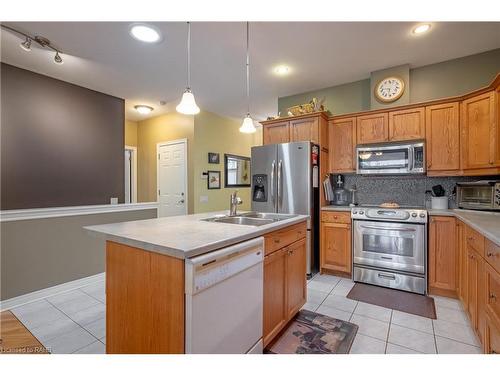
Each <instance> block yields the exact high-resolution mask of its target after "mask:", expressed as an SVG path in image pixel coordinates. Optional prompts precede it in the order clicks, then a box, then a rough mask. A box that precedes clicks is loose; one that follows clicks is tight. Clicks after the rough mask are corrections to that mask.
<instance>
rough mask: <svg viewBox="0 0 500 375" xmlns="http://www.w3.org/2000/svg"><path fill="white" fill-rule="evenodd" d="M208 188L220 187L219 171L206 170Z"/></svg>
mask: <svg viewBox="0 0 500 375" xmlns="http://www.w3.org/2000/svg"><path fill="white" fill-rule="evenodd" d="M207 188H208V189H220V171H208V178H207Z"/></svg>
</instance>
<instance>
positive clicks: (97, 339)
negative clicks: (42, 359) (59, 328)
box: [30, 300, 100, 353]
mask: <svg viewBox="0 0 500 375" xmlns="http://www.w3.org/2000/svg"><path fill="white" fill-rule="evenodd" d="M47 302H48V303H50V304H51V305H52V306H54V307H55V308H56V309H57V310H59V311H60V312H61V313H63V314H64V315H65V316H66V317H67V318H68V319H69V320H71V321H72V322H74V323H75V324H76V325H77V326H78V327H80V328H82V329H83V330H84V331H86V332H88V333H89V334H90V335H91V336H92V337H94V338H95V339H96V341H100V340H99V338H98V337H95V335H94V334H93V333H92V332H90V331H89V330H88V329H86V328H85V327H84V326H82V325H81V324H80V323H78V322H76V321H74V320H73V319H71V317H70V316H69V315H68V314H66V313H65V312H64V311H62V310H61V309H59V308H58V307H57V306H56V305H54V304H53V303H52V302H50V301H49V300H47ZM98 320H99V319H96V320H92V321H91V322H88V324H90V323H94V322H97V321H98ZM76 330H77V328H75V329H74V330H71V331H70V332H66V333H63V334H62V335H61V336H64V335H67V334H68V333H71V332H73V331H76ZM30 332H31V331H30ZM32 334H33V333H32ZM33 336H34V335H33ZM35 337H36V336H35ZM57 337H60V336H57ZM57 337H54V338H52V339H50V340H48V341H52V340H55V339H56V338H57ZM93 343H95V341H92V343H91V344H93ZM89 345H90V344H89ZM86 346H87V345H86ZM84 347H85V346H84ZM84 347H82V348H84ZM82 348H78V349H77V350H75V351H78V350H80V349H82ZM73 353H74V352H73Z"/></svg>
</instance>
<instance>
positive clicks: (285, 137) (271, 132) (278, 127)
mask: <svg viewBox="0 0 500 375" xmlns="http://www.w3.org/2000/svg"><path fill="white" fill-rule="evenodd" d="M262 135H263V140H262V142H263V144H264V145H270V144H274V143H286V142H290V123H289V122H288V121H283V122H276V123H273V124H268V125H264V126H263V129H262Z"/></svg>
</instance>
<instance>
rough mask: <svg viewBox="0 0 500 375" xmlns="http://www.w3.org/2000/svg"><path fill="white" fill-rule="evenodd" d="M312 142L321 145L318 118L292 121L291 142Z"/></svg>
mask: <svg viewBox="0 0 500 375" xmlns="http://www.w3.org/2000/svg"><path fill="white" fill-rule="evenodd" d="M300 141H311V142H314V143H319V121H318V117H317V116H315V117H308V118H301V119H298V120H292V121H290V142H300Z"/></svg>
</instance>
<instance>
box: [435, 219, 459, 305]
mask: <svg viewBox="0 0 500 375" xmlns="http://www.w3.org/2000/svg"><path fill="white" fill-rule="evenodd" d="M456 239H457V236H456V223H455V218H454V217H450V216H433V217H432V218H431V224H430V227H429V290H430V292H431V293H433V294H437V295H442V296H448V297H456V295H457V264H458V262H457V260H458V259H457V256H456V253H457V251H456Z"/></svg>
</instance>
